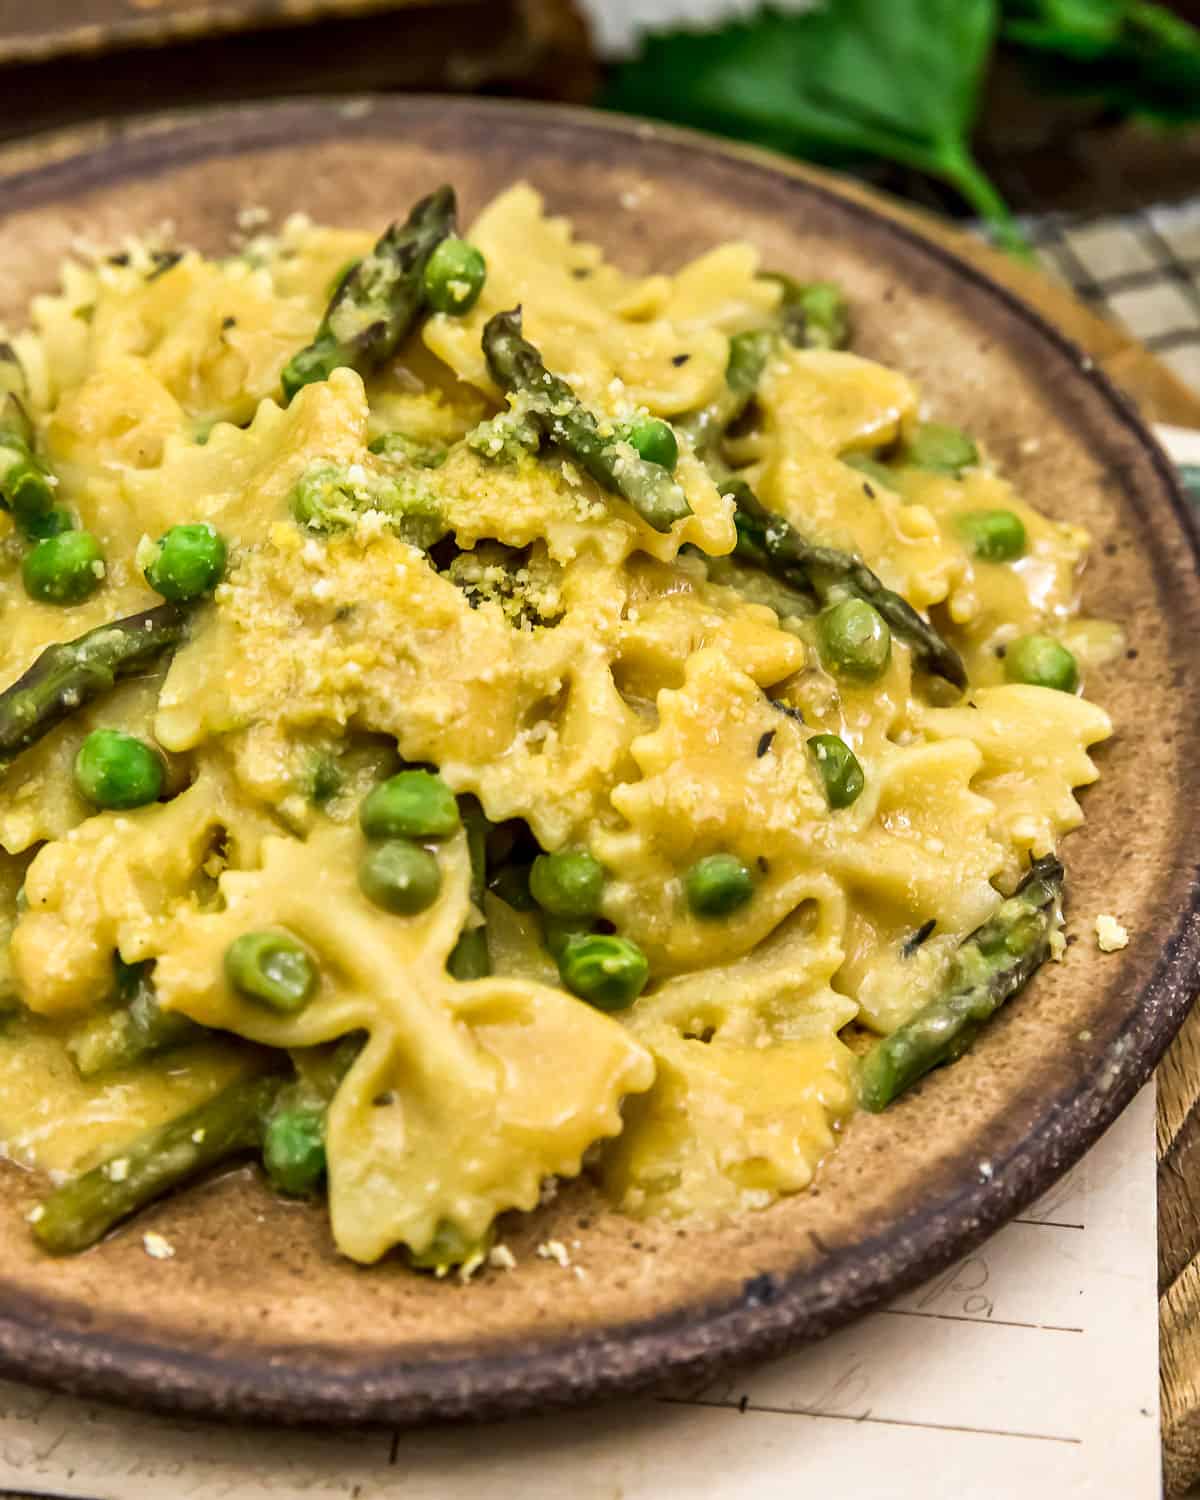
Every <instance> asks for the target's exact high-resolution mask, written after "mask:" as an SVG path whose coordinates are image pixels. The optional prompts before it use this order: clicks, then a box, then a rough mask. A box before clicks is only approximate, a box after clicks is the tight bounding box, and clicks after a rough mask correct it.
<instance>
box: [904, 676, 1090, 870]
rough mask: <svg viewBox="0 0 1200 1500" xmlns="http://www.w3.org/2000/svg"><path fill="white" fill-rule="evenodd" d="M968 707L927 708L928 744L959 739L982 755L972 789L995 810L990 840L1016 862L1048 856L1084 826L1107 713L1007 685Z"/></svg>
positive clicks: (1062, 696)
mask: <svg viewBox="0 0 1200 1500" xmlns="http://www.w3.org/2000/svg"><path fill="white" fill-rule="evenodd" d="M971 701H972V704H973V705H974V706H973V707H970V708H922V709H921V710H920V711H919V713H918V715H917V722H918V723H919V724H920V726H921V729H922V730H923V731H924V733H925V734H927V735H929V736H930V738H931V739H935V740H939V741H942V740H947V739H950V738H952V737H961V738H962V739H964V740H969V741H970V742H971V743H972V744H973V745H976V746H977V747H978V749H979V752H980V757H981V758H980V764H979V769H978V770H977V771H976V772H975V774H974V776H973V778H972V781H971V787H972V790H973V791H974V792H975V793H977V795H979V796H980V797H983V798H985V799H986V800H987V801H988V802H989V803H990V804H991V805H992V808H993V812H992V816H991V819H990V826H991V829H992V832H993V836H994V837H996V838H1000V839H1003V840H1004V841H1005V843H1006V844H1008V845H1009V847H1010V848H1011V850H1012V854H1013V863H1014V867H1015V861H1016V856H1018V855H1026V854H1029V855H1033V856H1034V857H1036V856H1038V855H1042V854H1048V853H1049V852H1050V851H1051V850H1052V849H1054V848H1055V847H1056V846H1057V843H1058V840H1059V839H1060V838H1061V837H1062V835H1063V834H1065V833H1070V831H1071V830H1072V829H1073V828H1078V827H1079V825H1080V824H1081V823H1082V822H1083V810H1082V809H1081V808H1080V806H1079V803H1078V801H1077V800H1076V798H1075V795H1074V793H1075V789H1076V788H1078V787H1081V786H1090V785H1091V783H1092V782H1093V781H1095V780H1096V779H1097V777H1098V776H1099V774H1100V773H1099V771H1098V770H1097V769H1096V766H1095V763H1094V762H1093V760H1092V759H1091V757H1090V756H1089V755H1088V753H1087V752H1088V749H1089V747H1090V746H1092V745H1095V744H1098V743H1099V742H1100V741H1102V740H1105V739H1107V738H1108V736H1109V735H1110V734H1111V733H1112V720H1111V719H1110V718H1109V716H1108V714H1106V713H1105V711H1104V710H1103V709H1102V708H1100V707H1098V706H1097V705H1096V704H1094V703H1089V702H1088V701H1087V700H1086V699H1085V698H1077V697H1075V695H1074V694H1073V693H1060V692H1055V691H1054V690H1053V689H1050V688H1042V687H1030V686H1028V685H1027V684H1024V683H1006V684H1005V685H1004V686H1002V687H991V688H979V689H977V690H976V691H975V692H974V693H973V694H972V698H971Z"/></svg>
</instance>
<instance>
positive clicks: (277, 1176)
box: [262, 1109, 325, 1198]
mask: <svg viewBox="0 0 1200 1500" xmlns="http://www.w3.org/2000/svg"><path fill="white" fill-rule="evenodd" d="M262 1156H263V1166H264V1167H265V1168H266V1172H267V1176H268V1177H269V1178H270V1179H271V1183H272V1185H273V1186H274V1187H277V1188H278V1189H279V1191H280V1192H281V1193H288V1194H290V1195H291V1196H292V1197H295V1198H301V1197H303V1196H305V1194H307V1193H312V1192H315V1191H316V1189H317V1188H318V1187H319V1186H320V1183H321V1179H322V1178H323V1177H324V1176H325V1127H324V1122H323V1121H322V1119H321V1116H320V1115H319V1114H317V1113H316V1112H315V1111H314V1110H310V1109H281V1110H279V1112H278V1113H277V1114H274V1115H272V1116H271V1118H270V1119H269V1120H268V1121H267V1124H266V1128H265V1130H264V1131H263V1148H262Z"/></svg>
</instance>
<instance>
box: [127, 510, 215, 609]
mask: <svg viewBox="0 0 1200 1500" xmlns="http://www.w3.org/2000/svg"><path fill="white" fill-rule="evenodd" d="M226 557H227V551H226V547H225V540H224V538H223V537H222V536H221V533H220V532H219V531H217V529H216V528H215V527H214V526H210V525H209V524H208V522H207V521H195V522H189V523H187V524H186V525H182V526H172V527H171V529H170V531H168V532H166V533H165V535H163V536H161V537H159V539H158V541H157V542H156V543H155V544H154V553H153V556H152V557H151V558H150V559H149V560H148V561H147V562H145V563H144V565H143V569H142V571H143V572H144V573H145V575H146V582H147V583H148V584H149V585H150V587H151V588H152V589H153V590H154V591H155V593H158V594H161V595H162V596H163V598H164V599H171V600H174V601H175V602H176V603H181V602H183V601H184V600H186V599H199V598H201V597H202V596H203V595H204V594H211V593H212V591H213V589H215V588H216V586H217V584H218V583H220V581H221V575H222V574H223V573H224V572H225V560H226ZM138 560H139V561H141V558H140V557H139V559H138Z"/></svg>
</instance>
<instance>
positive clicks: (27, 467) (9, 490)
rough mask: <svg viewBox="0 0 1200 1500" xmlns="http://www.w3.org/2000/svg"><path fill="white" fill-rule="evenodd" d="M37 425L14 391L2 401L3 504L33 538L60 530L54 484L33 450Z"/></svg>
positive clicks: (0, 472)
mask: <svg viewBox="0 0 1200 1500" xmlns="http://www.w3.org/2000/svg"><path fill="white" fill-rule="evenodd" d="M33 442H34V435H33V424H32V422H30V420H29V416H28V414H27V413H26V411H25V408H24V406H22V404H21V400H20V397H18V396H16V395H14V394H13V393H12V392H11V391H10V392H9V393H8V395H6V396H5V397H4V400H3V403H0V507H2V508H3V509H4V510H8V511H11V512H12V514H13V518H14V520H15V521H16V523H17V525H18V527H20V529H21V531H22V532H23V533H24V534H25V535H26V536H27V537H29V538H31V539H32V540H35V541H36V540H38V539H40V538H41V537H43V536H49V535H51V534H52V533H53V532H54V531H55V530H60V529H61V527H60V526H58V525H57V520H56V512H55V509H54V483H53V480H52V478H51V475H50V471H49V469H47V468H46V466H45V464H43V463H42V462H41V461H40V460H39V459H38V458H37V457H36V456H35V455H34V451H33Z"/></svg>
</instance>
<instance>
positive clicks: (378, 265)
mask: <svg viewBox="0 0 1200 1500" xmlns="http://www.w3.org/2000/svg"><path fill="white" fill-rule="evenodd" d="M455 212H456V205H455V200H454V189H453V188H451V187H440V188H438V189H437V191H436V192H434V193H430V194H429V196H428V197H427V198H422V199H421V201H420V202H419V203H417V204H416V205H415V206H414V208H413V210H412V212H411V213H410V214H409V216H408V218H407V220H406V221H405V222H404V223H403V224H400V223H395V224H392V225H391V226H390V227H389V228H388V230H387V232H386V233H385V234H384V235H383V237H382V238H381V239H380V240H379V241H378V242H377V243H376V245H375V248H374V249H373V250H372V251H371V253H370V255H367V256H365V257H364V258H363V259H362V260H361V261H359V262H358V263H357V265H355V266H354V267H353V268H352V269H351V270H349V271H348V272H347V273H346V275H345V276H344V277H343V278H342V280H341V281H340V282H339V284H338V287H337V290H336V291H335V292H334V294H333V297H332V299H331V300H330V303H329V306H328V308H326V310H325V316H324V317H323V318H322V319H321V326H320V327H319V328H318V329H317V336H316V338H315V339H314V340H313V341H312V343H311V344H309V345H308V347H307V348H306V349H301V350H300V351H299V352H298V353H297V354H294V355H293V356H292V357H291V359H290V360H289V361H288V362H287V364H286V365H285V366H284V370H283V375H282V383H283V395H284V400H285V401H290V400H291V399H292V397H293V396H294V395H295V394H296V392H297V391H298V390H300V388H301V387H302V386H306V385H309V384H310V383H311V382H312V381H314V380H328V379H329V376H330V373H331V372H332V371H333V370H336V369H337V368H338V367H339V366H341V365H349V366H350V367H351V368H352V369H355V370H358V371H360V372H365V371H367V370H370V369H373V368H374V367H375V366H377V365H381V364H382V363H383V362H384V360H386V359H390V358H391V356H392V355H393V354H394V353H395V352H396V350H397V349H398V348H399V347H400V345H401V343H402V342H403V341H404V339H405V337H406V335H407V334H408V333H409V331H410V330H411V329H412V326H413V324H414V323H415V322H416V320H417V317H418V315H419V314H420V311H421V308H422V306H423V304H424V297H425V294H424V290H423V277H424V273H425V266H426V263H427V262H428V260H429V257H430V256H431V255H432V254H433V252H434V250H436V249H437V247H438V245H439V244H440V243H441V242H442V240H444V239H445V238H446V236H447V235H449V234H453V233H454V218H455Z"/></svg>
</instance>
